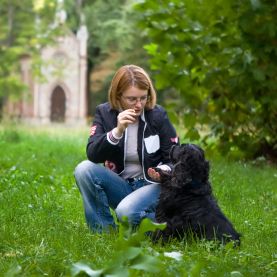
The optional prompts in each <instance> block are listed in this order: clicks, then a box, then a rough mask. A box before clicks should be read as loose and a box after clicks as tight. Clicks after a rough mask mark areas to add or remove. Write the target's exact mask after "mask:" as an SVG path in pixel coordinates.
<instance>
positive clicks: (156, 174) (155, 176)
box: [147, 167, 161, 182]
mask: <svg viewBox="0 0 277 277" xmlns="http://www.w3.org/2000/svg"><path fill="white" fill-rule="evenodd" d="M147 173H148V175H149V177H150V178H151V179H152V180H153V181H155V182H160V181H161V175H160V173H159V172H157V171H156V170H155V169H154V168H152V167H150V168H148V170H147Z"/></svg>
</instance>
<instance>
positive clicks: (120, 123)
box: [115, 109, 137, 137]
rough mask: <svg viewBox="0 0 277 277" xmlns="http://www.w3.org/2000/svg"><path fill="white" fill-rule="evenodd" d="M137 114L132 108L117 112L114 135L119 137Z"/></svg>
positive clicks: (133, 121) (134, 119)
mask: <svg viewBox="0 0 277 277" xmlns="http://www.w3.org/2000/svg"><path fill="white" fill-rule="evenodd" d="M136 120H137V115H136V112H135V110H134V109H127V110H124V111H123V112H121V113H119V114H118V116H117V127H116V128H115V132H116V135H117V136H118V137H121V136H122V134H123V133H124V131H125V129H126V128H127V127H128V125H129V124H132V123H135V122H136Z"/></svg>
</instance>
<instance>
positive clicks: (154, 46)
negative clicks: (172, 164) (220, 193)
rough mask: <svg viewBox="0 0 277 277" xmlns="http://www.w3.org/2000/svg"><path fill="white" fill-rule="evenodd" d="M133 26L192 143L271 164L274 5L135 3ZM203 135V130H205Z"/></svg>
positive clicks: (275, 106)
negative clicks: (213, 144)
mask: <svg viewBox="0 0 277 277" xmlns="http://www.w3.org/2000/svg"><path fill="white" fill-rule="evenodd" d="M136 7H137V10H138V11H139V12H140V13H141V15H142V16H141V19H140V21H139V24H140V27H142V28H143V30H145V32H146V33H147V37H148V39H149V40H150V43H148V44H147V45H146V46H145V48H146V50H147V51H148V53H149V54H150V56H151V68H152V69H153V70H155V71H156V73H157V74H156V78H155V79H156V85H157V86H158V88H160V89H168V88H170V89H171V92H170V93H171V94H168V97H170V95H172V93H173V94H175V99H176V95H178V98H177V99H178V100H177V99H176V100H175V101H171V102H173V103H171V105H172V107H173V108H174V109H175V110H176V109H177V110H178V112H179V115H181V114H183V115H184V116H182V117H178V118H182V119H183V121H182V122H183V124H184V125H185V127H186V128H187V133H186V138H190V139H195V138H198V132H197V131H199V126H202V127H207V126H208V127H209V128H208V135H205V137H204V139H205V141H207V139H208V138H209V137H211V136H215V137H216V138H217V139H218V141H219V147H220V149H221V150H222V152H223V153H227V152H232V151H233V152H235V151H240V152H243V153H244V155H245V156H247V157H257V156H260V155H265V156H269V157H271V158H277V136H276V134H277V94H276V88H277V82H276V78H277V75H276V72H277V64H276V60H277V59H276V56H277V48H276V46H277V40H276V33H277V25H276V22H275V19H276V17H277V7H276V3H275V1H274V0H264V1H261V0H249V1H238V0H237V1H233V0H215V1H212V2H211V1H208V0H197V1H179V0H172V1H169V0H163V1H154V0H146V1H141V2H140V3H139V4H138V5H137V6H136ZM206 131H207V130H206Z"/></svg>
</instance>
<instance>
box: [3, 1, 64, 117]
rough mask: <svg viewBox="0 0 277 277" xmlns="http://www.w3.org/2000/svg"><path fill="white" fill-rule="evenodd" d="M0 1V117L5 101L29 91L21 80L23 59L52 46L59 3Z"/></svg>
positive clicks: (56, 29)
mask: <svg viewBox="0 0 277 277" xmlns="http://www.w3.org/2000/svg"><path fill="white" fill-rule="evenodd" d="M37 3H38V1H32V0H22V1H16V0H11V1H7V0H0V114H1V108H2V105H3V104H4V101H5V99H6V98H7V97H8V96H9V97H18V95H20V94H22V93H23V92H24V90H25V89H26V87H25V86H24V85H23V84H22V81H21V76H20V74H19V73H20V59H21V58H22V57H25V56H28V57H36V56H37V54H38V52H39V50H40V49H41V47H43V46H45V45H47V44H50V43H52V42H53V38H54V37H55V36H56V35H57V33H58V32H59V30H58V28H56V27H57V26H56V27H54V25H53V22H54V21H55V20H54V17H55V9H56V2H55V1H52V0H45V1H40V3H41V5H37Z"/></svg>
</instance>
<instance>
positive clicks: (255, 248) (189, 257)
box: [0, 127, 277, 276]
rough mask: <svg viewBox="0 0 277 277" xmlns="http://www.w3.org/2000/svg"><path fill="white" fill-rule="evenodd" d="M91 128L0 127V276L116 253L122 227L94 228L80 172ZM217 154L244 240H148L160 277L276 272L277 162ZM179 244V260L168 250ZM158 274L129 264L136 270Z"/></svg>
mask: <svg viewBox="0 0 277 277" xmlns="http://www.w3.org/2000/svg"><path fill="white" fill-rule="evenodd" d="M87 134H88V130H74V129H66V128H58V127H57V128H51V129H49V128H48V129H46V130H44V131H42V130H41V129H38V128H26V127H21V128H15V127H14V128H7V127H5V128H4V127H2V128H0V276H14V275H18V276H44V275H45V276H70V275H71V269H72V266H73V264H74V263H77V262H80V261H82V262H83V263H85V264H87V265H89V266H90V267H91V268H93V269H101V268H104V267H105V266H106V265H107V264H108V263H109V262H110V261H111V260H112V259H114V258H115V257H117V255H118V244H117V241H118V235H117V234H102V235H99V234H92V233H90V232H89V231H88V229H87V226H86V224H85V220H84V214H83V206H82V200H81V197H80V193H79V191H78V189H77V187H76V185H75V182H74V178H73V171H74V168H75V166H76V165H77V164H78V162H80V161H81V160H83V159H85V145H86V141H87ZM210 161H211V182H212V184H213V188H214V194H215V195H216V197H217V199H218V202H219V205H220V206H221V208H222V210H223V211H224V212H225V214H226V215H227V216H228V217H229V218H230V219H231V221H232V222H233V223H234V225H235V227H236V229H237V230H238V231H239V232H241V233H242V234H243V238H242V245H241V247H240V248H239V249H232V248H228V247H227V248H222V247H219V248H214V247H213V245H212V244H210V243H192V244H188V243H186V242H175V241H173V242H172V243H170V244H168V245H166V246H161V245H156V246H153V245H152V244H151V243H150V242H149V241H148V240H145V241H143V243H142V246H141V247H142V248H143V252H144V253H146V254H148V255H153V256H158V257H159V259H160V260H161V262H162V264H161V265H160V266H161V268H160V269H161V272H160V273H159V275H161V276H276V274H277V272H276V265H277V263H276V260H277V249H276V245H277V243H276V242H277V240H276V238H277V234H276V230H277V228H276V226H277V224H276V214H277V213H276V184H277V170H276V167H275V166H272V165H271V166H269V165H266V164H259V165H258V166H257V165H254V164H252V163H244V162H231V161H226V160H224V159H223V158H222V159H213V158H212V157H210ZM174 251H177V252H180V253H181V254H182V258H181V259H180V260H176V259H173V258H169V257H166V256H164V254H163V253H164V252H174ZM156 275H157V273H146V272H145V271H141V270H135V269H132V270H130V276H156Z"/></svg>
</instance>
